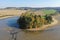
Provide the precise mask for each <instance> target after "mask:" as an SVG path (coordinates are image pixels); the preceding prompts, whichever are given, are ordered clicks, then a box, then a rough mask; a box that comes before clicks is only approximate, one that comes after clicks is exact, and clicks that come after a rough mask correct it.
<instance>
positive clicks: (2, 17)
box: [0, 16, 13, 19]
mask: <svg viewBox="0 0 60 40" xmlns="http://www.w3.org/2000/svg"><path fill="white" fill-rule="evenodd" d="M9 17H13V16H4V17H0V19H5V18H9Z"/></svg>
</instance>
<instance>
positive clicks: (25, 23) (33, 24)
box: [17, 10, 55, 29]
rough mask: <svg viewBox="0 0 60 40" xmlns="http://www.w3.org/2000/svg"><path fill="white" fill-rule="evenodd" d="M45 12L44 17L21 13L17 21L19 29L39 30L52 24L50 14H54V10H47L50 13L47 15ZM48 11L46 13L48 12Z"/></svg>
mask: <svg viewBox="0 0 60 40" xmlns="http://www.w3.org/2000/svg"><path fill="white" fill-rule="evenodd" d="M47 11H48V10H46V11H44V12H45V13H46V14H45V15H43V16H42V15H40V14H39V15H37V14H38V13H37V14H35V13H29V12H26V13H22V14H21V15H20V17H19V19H18V21H17V22H18V24H19V28H21V29H33V28H40V27H42V26H43V25H48V24H51V23H52V22H53V18H52V16H51V15H50V14H52V13H53V14H54V13H55V11H54V10H49V11H51V12H50V13H49V14H47ZM49 11H48V12H49Z"/></svg>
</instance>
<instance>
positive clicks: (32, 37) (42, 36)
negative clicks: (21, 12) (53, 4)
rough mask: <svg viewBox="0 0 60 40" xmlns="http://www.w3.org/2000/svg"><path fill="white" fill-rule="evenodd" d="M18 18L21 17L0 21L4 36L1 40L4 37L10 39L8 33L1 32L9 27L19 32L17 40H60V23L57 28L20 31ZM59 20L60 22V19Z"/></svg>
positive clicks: (0, 33)
mask: <svg viewBox="0 0 60 40" xmlns="http://www.w3.org/2000/svg"><path fill="white" fill-rule="evenodd" d="M18 18H19V17H12V18H7V19H3V20H0V35H1V36H2V37H1V36H0V39H1V40H3V37H8V35H9V34H8V32H6V31H4V30H3V31H2V32H1V29H3V28H7V27H11V28H12V27H15V29H16V30H18V35H17V36H18V37H17V40H60V23H59V24H57V25H55V26H52V27H49V28H47V29H46V30H42V31H36V32H32V31H31V32H30V31H26V30H21V29H18V24H17V19H18ZM57 19H59V20H60V18H59V17H58V18H57ZM5 39H6V38H5ZM6 40H7V39H6Z"/></svg>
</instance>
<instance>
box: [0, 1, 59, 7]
mask: <svg viewBox="0 0 60 40" xmlns="http://www.w3.org/2000/svg"><path fill="white" fill-rule="evenodd" d="M5 7H60V0H0V8H5Z"/></svg>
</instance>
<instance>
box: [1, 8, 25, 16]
mask: <svg viewBox="0 0 60 40" xmlns="http://www.w3.org/2000/svg"><path fill="white" fill-rule="evenodd" d="M24 12H26V10H13V9H12V10H11V9H10V10H0V15H11V16H20V14H21V13H24Z"/></svg>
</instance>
